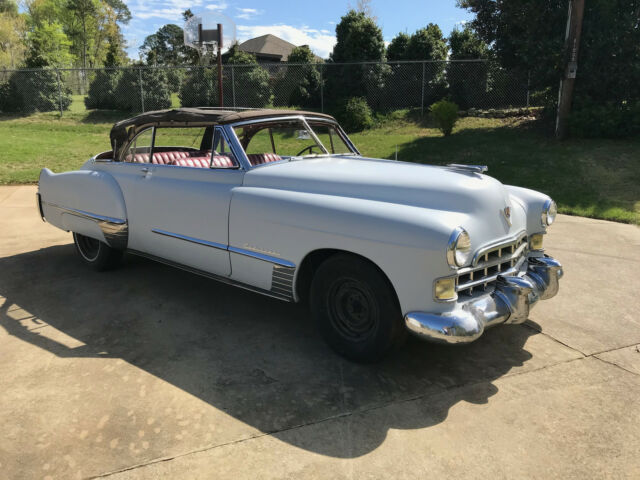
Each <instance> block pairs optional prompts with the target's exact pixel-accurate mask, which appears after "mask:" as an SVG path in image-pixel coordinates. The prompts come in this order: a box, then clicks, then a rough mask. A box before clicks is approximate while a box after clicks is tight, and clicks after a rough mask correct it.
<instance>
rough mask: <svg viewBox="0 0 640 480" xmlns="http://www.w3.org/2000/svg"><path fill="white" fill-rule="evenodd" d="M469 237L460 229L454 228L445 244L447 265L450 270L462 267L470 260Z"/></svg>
mask: <svg viewBox="0 0 640 480" xmlns="http://www.w3.org/2000/svg"><path fill="white" fill-rule="evenodd" d="M471 254H472V251H471V237H469V233H467V231H466V230H465V229H464V228H462V227H456V228H455V229H454V231H453V232H452V233H451V235H450V236H449V242H448V243H447V263H448V264H449V266H450V267H451V268H459V267H462V266H464V265H465V264H466V263H467V262H468V261H469V259H470V258H471Z"/></svg>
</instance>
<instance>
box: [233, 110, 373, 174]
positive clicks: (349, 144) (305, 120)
mask: <svg viewBox="0 0 640 480" xmlns="http://www.w3.org/2000/svg"><path fill="white" fill-rule="evenodd" d="M290 120H298V121H300V122H302V124H303V125H304V127H305V128H306V129H307V130H308V131H309V133H310V135H311V137H312V138H313V140H314V141H315V142H316V143H317V144H318V146H319V147H320V148H321V149H322V150H323V151H324V153H321V154H310V155H303V156H300V157H296V156H290V157H287V158H283V159H282V160H279V161H276V162H270V163H265V164H261V165H251V162H249V159H248V157H247V153H246V152H245V150H244V148H243V147H242V142H241V141H240V139H239V138H238V136H237V134H236V131H235V129H236V128H237V127H242V126H244V125H251V124H256V123H264V124H268V123H278V122H282V121H290ZM309 121H311V122H313V123H324V124H329V125H331V126H332V127H335V130H336V133H337V134H338V135H339V136H340V138H341V140H342V141H343V142H344V143H345V145H346V146H347V148H348V149H349V150H351V153H336V154H332V153H329V150H328V149H327V147H326V146H325V145H324V144H323V143H322V142H321V141H320V139H319V138H318V136H317V135H316V132H315V130H314V129H313V127H311V125H310V124H309ZM225 127H226V130H227V135H228V136H229V137H230V140H232V142H233V143H235V144H236V146H237V148H238V150H240V151H242V154H243V155H242V157H243V158H242V162H241V163H242V164H243V167H244V168H245V169H247V170H251V169H253V168H260V167H265V166H268V165H272V164H277V163H282V162H289V161H292V160H294V159H301V160H302V159H305V158H318V157H328V156H331V155H340V156H343V155H360V152H359V151H358V149H357V148H356V147H355V145H354V144H353V142H351V140H350V139H349V137H348V136H347V134H346V133H345V132H344V130H343V129H342V127H341V126H340V124H339V123H338V122H337V121H335V120H332V119H331V120H330V119H328V118H323V117H314V116H305V115H287V116H283V117H273V118H257V119H252V120H245V121H241V122H235V123H231V124H227V125H225Z"/></svg>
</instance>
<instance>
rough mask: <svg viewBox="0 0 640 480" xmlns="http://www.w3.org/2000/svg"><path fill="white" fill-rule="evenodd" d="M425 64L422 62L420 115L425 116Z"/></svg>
mask: <svg viewBox="0 0 640 480" xmlns="http://www.w3.org/2000/svg"><path fill="white" fill-rule="evenodd" d="M424 66H425V63H424V62H422V98H421V100H420V115H421V116H423V117H424Z"/></svg>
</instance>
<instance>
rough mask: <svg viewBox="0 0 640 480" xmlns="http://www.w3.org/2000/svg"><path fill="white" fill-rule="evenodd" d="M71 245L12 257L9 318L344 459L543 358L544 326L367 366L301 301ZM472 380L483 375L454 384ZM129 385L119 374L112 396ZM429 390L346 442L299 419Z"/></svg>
mask: <svg viewBox="0 0 640 480" xmlns="http://www.w3.org/2000/svg"><path fill="white" fill-rule="evenodd" d="M73 255H74V253H73V247H72V246H71V245H64V246H55V247H49V248H45V249H42V250H38V251H33V252H29V253H24V254H20V255H15V256H13V257H7V258H2V259H0V272H2V276H1V277H0V296H1V297H4V301H3V302H2V299H1V298H0V327H2V329H4V330H5V331H6V332H7V333H8V334H9V335H11V336H14V337H16V338H19V339H21V340H23V341H24V342H27V343H29V344H31V345H33V346H36V347H39V348H41V349H43V350H45V351H47V352H50V353H52V354H54V355H56V356H57V357H61V358H119V359H122V360H124V361H126V362H128V363H130V364H131V365H134V366H136V367H138V368H140V369H142V370H144V371H146V372H148V373H150V374H151V375H153V376H155V377H157V378H160V379H162V380H164V381H166V382H169V383H170V384H172V385H174V386H176V387H178V388H180V389H182V390H183V391H186V392H188V393H190V394H191V395H194V396H196V397H197V398H199V399H201V400H202V401H204V402H206V403H208V404H209V405H212V406H213V407H215V408H217V409H218V410H221V411H224V412H225V413H226V414H228V415H231V416H233V417H235V418H236V419H238V420H240V421H241V422H244V423H245V424H248V425H250V426H252V427H255V428H256V429H258V430H259V431H261V432H268V433H273V434H274V435H275V436H276V437H277V438H279V439H280V440H282V441H283V442H287V443H291V444H293V445H295V446H298V447H300V448H304V449H307V450H309V451H313V452H316V453H321V454H323V455H329V456H332V457H342V458H349V457H357V456H361V455H364V454H366V453H368V452H371V451H372V450H374V449H375V448H376V447H378V446H379V445H380V444H381V443H382V442H383V441H384V439H385V437H386V434H387V431H388V430H389V429H391V428H394V429H397V428H401V429H420V428H426V427H430V426H432V425H436V424H438V423H440V422H443V421H445V420H446V418H447V414H448V411H449V409H450V408H451V407H452V406H453V405H455V404H456V403H458V402H460V401H466V402H471V403H479V404H482V403H487V402H488V401H489V399H490V398H491V396H492V395H494V394H495V393H496V392H497V390H498V389H497V387H496V386H495V385H494V384H493V383H492V382H494V381H495V380H496V379H498V378H500V377H502V376H503V375H505V374H507V373H509V371H510V370H511V369H512V368H514V367H520V366H522V365H523V364H524V363H525V362H526V361H527V360H529V359H530V358H531V354H530V353H529V352H527V351H526V350H525V349H524V345H525V343H526V342H527V339H528V338H529V337H530V336H531V335H536V334H537V333H538V332H536V331H534V330H533V329H531V328H529V327H526V326H511V327H502V328H496V329H493V330H490V331H488V332H486V334H485V335H484V336H483V338H481V339H480V340H479V341H477V342H475V343H473V344H471V345H468V346H465V347H462V348H455V347H447V346H438V345H432V344H427V343H424V342H421V341H417V340H413V339H411V340H410V341H409V342H408V343H407V345H406V346H405V347H404V348H403V349H402V350H401V351H399V352H397V353H395V354H392V355H391V356H390V357H388V358H387V359H386V360H384V361H383V362H381V363H379V364H376V365H358V364H354V363H351V362H348V361H346V360H344V359H342V358H341V357H338V356H337V355H335V354H334V353H333V352H332V351H330V350H329V349H328V347H327V346H326V345H325V344H324V343H323V341H322V340H321V338H320V337H319V335H318V334H317V333H316V331H315V328H314V326H313V325H312V323H311V322H310V321H309V314H308V312H307V310H306V309H305V307H303V306H299V305H292V304H287V303H283V302H279V301H277V300H273V299H270V298H267V297H263V296H260V295H256V294H253V293H249V292H246V291H244V290H240V289H235V288H233V287H229V286H226V285H222V284H219V283H217V282H214V281H212V280H207V279H203V278H201V277H198V276H195V275H192V274H189V273H186V272H183V271H180V270H176V269H172V268H169V267H166V266H164V265H161V264H157V263H154V262H151V261H148V260H144V259H140V258H137V257H127V261H126V262H125V264H124V265H123V266H122V267H121V268H120V269H119V270H116V271H113V272H109V273H105V274H98V273H95V272H92V271H88V270H87V269H86V268H85V267H84V266H83V265H81V264H80V262H79V261H77V260H76V259H75V258H73ZM34 286H37V288H34ZM18 307H19V308H20V309H22V310H21V311H26V312H28V316H26V317H22V318H20V319H19V320H16V319H15V318H14V317H15V316H14V315H12V314H11V311H15V309H16V308H18ZM51 329H55V330H51ZM45 331H49V332H51V331H55V332H61V333H62V334H64V337H65V338H71V339H73V341H74V345H71V346H69V345H68V343H67V344H65V343H64V342H60V341H58V340H56V337H51V336H47V335H45V333H44V332H45ZM78 381H79V382H88V385H90V384H91V380H89V379H87V380H81V379H78ZM466 385H474V387H473V388H471V389H456V388H455V387H461V386H466ZM53 388H54V390H55V388H58V389H66V387H65V386H64V385H62V384H61V385H59V386H58V387H53ZM125 388H126V385H124V384H122V385H114V386H113V389H114V394H115V395H118V394H119V393H118V390H119V389H125ZM452 389H455V390H454V391H455V394H452V393H451V392H450V391H451V390H452ZM422 397H424V398H431V397H433V398H434V399H435V398H437V401H435V400H434V403H433V405H432V406H429V407H427V409H426V411H425V410H423V411H422V412H421V413H420V414H419V415H416V414H415V411H414V412H413V413H410V412H409V410H407V411H406V413H398V412H397V411H396V413H394V415H393V416H386V415H381V414H378V415H375V416H372V417H371V419H369V418H368V419H367V425H366V430H362V431H359V430H354V432H353V433H352V435H351V437H350V441H349V448H347V449H345V447H344V444H343V443H342V441H338V440H339V439H336V438H334V437H332V436H331V435H329V436H326V435H325V436H323V435H318V436H315V435H314V434H312V433H306V434H305V433H304V431H300V430H299V429H294V427H296V426H299V425H307V424H315V423H318V422H321V421H323V420H327V419H332V418H338V419H339V418H340V417H342V416H345V415H357V414H358V412H364V411H370V410H372V409H373V410H376V409H378V408H379V407H382V406H384V405H388V404H391V403H395V402H399V401H403V400H407V399H412V398H422ZM33 401H34V402H37V399H33ZM76 401H78V402H80V401H84V402H86V401H90V399H89V398H84V397H82V398H80V399H79V400H76ZM73 402H74V401H73V400H72V399H71V398H69V405H68V409H69V410H71V408H72V407H73ZM403 411H404V410H403ZM323 423H324V422H323ZM292 429H293V430H296V432H293V430H292ZM292 432H293V433H292ZM337 434H338V435H339V432H338V433H337ZM148 454H149V455H151V456H152V457H153V455H155V456H162V455H164V454H166V453H165V452H163V451H149V452H148Z"/></svg>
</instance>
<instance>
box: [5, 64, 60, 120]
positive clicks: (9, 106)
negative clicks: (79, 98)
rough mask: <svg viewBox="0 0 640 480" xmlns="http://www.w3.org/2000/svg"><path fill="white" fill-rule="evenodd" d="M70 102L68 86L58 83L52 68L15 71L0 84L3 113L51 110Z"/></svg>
mask: <svg viewBox="0 0 640 480" xmlns="http://www.w3.org/2000/svg"><path fill="white" fill-rule="evenodd" d="M60 103H62V109H63V110H67V109H68V108H69V105H71V89H69V88H68V87H66V86H64V85H61V86H59V85H58V76H57V75H56V72H55V71H53V70H44V69H43V70H25V71H16V72H14V73H13V74H12V75H11V77H10V78H9V81H8V82H5V83H4V84H3V85H2V86H1V87H0V110H2V111H4V112H20V113H33V112H53V111H57V110H59V109H60Z"/></svg>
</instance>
